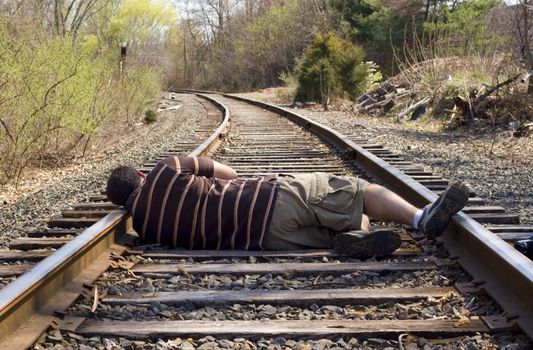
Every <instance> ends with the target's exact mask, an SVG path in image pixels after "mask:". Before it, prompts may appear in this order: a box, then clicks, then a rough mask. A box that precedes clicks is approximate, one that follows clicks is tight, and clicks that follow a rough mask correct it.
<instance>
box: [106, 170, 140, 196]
mask: <svg viewBox="0 0 533 350" xmlns="http://www.w3.org/2000/svg"><path fill="white" fill-rule="evenodd" d="M140 185H141V179H140V177H139V174H138V173H137V170H135V168H132V167H130V166H119V167H118V168H115V170H113V171H112V172H111V175H109V179H107V188H106V193H107V197H108V198H109V199H110V200H111V202H113V203H114V204H117V205H126V202H127V200H128V197H129V196H130V194H132V193H133V191H135V189H136V188H137V187H139V186H140Z"/></svg>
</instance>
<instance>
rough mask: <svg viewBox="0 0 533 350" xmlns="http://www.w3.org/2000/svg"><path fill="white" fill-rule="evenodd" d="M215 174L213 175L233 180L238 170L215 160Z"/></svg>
mask: <svg viewBox="0 0 533 350" xmlns="http://www.w3.org/2000/svg"><path fill="white" fill-rule="evenodd" d="M213 165H214V174H213V177H216V178H218V179H226V180H232V179H236V178H237V172H236V171H235V170H234V169H233V168H232V167H230V166H227V165H224V164H221V163H219V162H217V161H215V160H213Z"/></svg>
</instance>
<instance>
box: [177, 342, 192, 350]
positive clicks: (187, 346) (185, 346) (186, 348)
mask: <svg viewBox="0 0 533 350" xmlns="http://www.w3.org/2000/svg"><path fill="white" fill-rule="evenodd" d="M180 346H181V348H182V349H183V350H194V345H192V344H191V343H189V342H188V341H184V342H182V343H181V345H180Z"/></svg>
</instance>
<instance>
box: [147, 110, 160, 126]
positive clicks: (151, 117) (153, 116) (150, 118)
mask: <svg viewBox="0 0 533 350" xmlns="http://www.w3.org/2000/svg"><path fill="white" fill-rule="evenodd" d="M156 121H157V113H156V112H155V111H154V110H153V109H147V110H146V112H144V123H145V124H152V123H155V122H156Z"/></svg>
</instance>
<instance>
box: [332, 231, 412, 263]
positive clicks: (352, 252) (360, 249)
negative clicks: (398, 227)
mask: <svg viewBox="0 0 533 350" xmlns="http://www.w3.org/2000/svg"><path fill="white" fill-rule="evenodd" d="M401 244H402V239H401V238H400V235H399V234H398V233H396V232H394V231H392V230H390V229H382V230H375V231H371V232H368V231H362V230H357V231H348V232H340V233H337V234H336V235H335V237H333V248H334V249H335V250H336V251H337V252H338V253H339V254H341V255H348V256H353V257H358V258H369V257H372V256H384V255H390V254H391V253H392V252H394V251H395V250H396V249H398V248H399V247H400V245H401Z"/></svg>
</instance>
